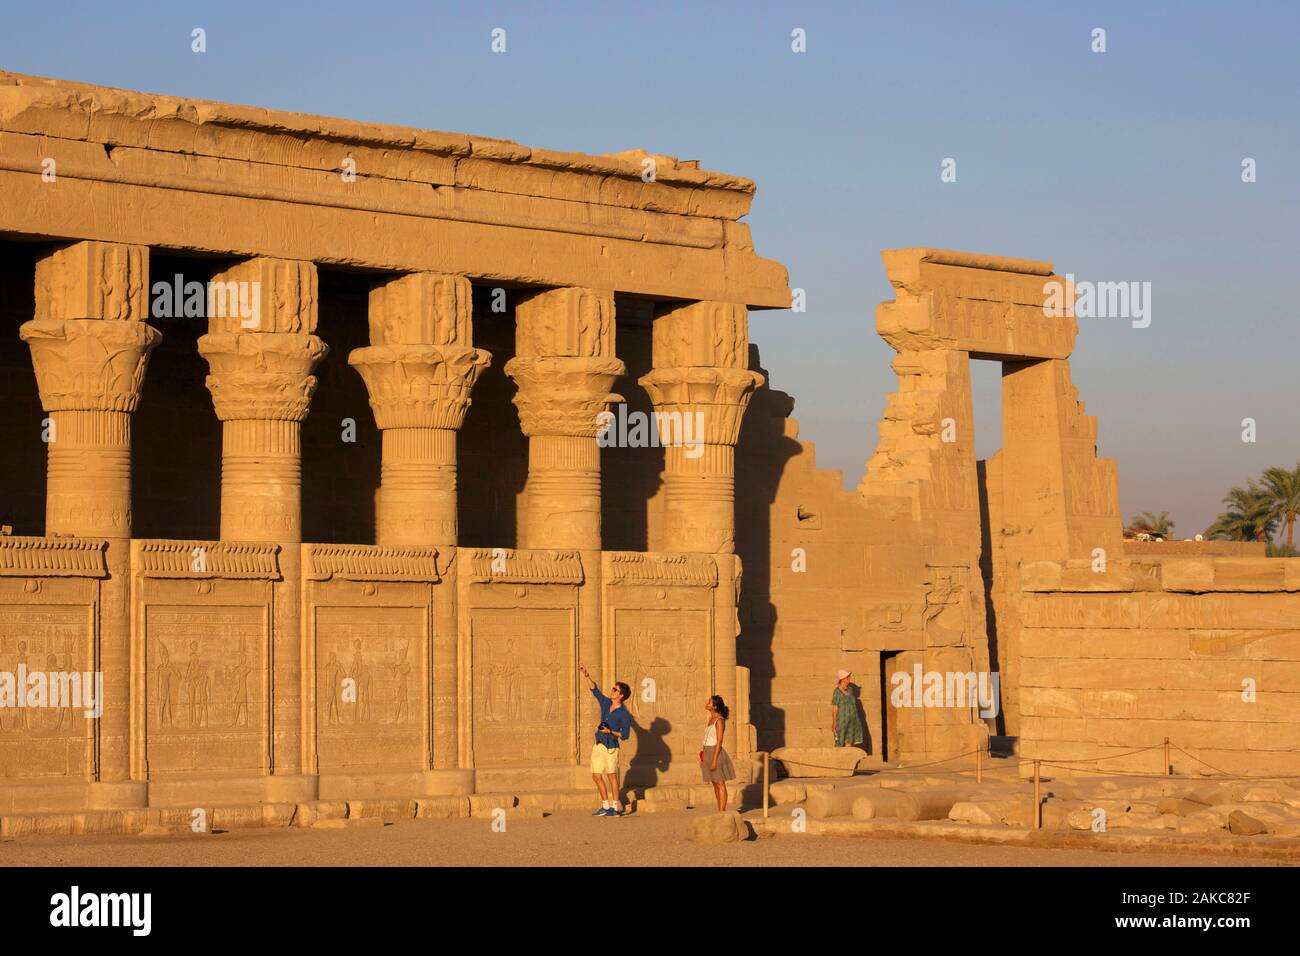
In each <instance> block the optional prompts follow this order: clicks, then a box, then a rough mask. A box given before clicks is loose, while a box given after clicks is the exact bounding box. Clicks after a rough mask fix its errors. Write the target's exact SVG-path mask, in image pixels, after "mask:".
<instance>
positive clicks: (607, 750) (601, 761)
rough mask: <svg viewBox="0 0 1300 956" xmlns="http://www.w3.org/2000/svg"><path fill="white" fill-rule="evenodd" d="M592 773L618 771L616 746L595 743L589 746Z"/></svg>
mask: <svg viewBox="0 0 1300 956" xmlns="http://www.w3.org/2000/svg"><path fill="white" fill-rule="evenodd" d="M591 772H592V773H618V748H617V747H606V746H605V745H604V744H596V746H594V747H592V748H591Z"/></svg>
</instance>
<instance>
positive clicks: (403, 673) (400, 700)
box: [393, 641, 411, 724]
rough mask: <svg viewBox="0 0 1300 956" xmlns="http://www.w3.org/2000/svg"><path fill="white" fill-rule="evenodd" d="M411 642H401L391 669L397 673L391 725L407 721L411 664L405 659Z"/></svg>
mask: <svg viewBox="0 0 1300 956" xmlns="http://www.w3.org/2000/svg"><path fill="white" fill-rule="evenodd" d="M410 647H411V642H410V641H403V642H402V649H401V650H400V651H398V652H397V660H396V662H394V664H393V668H394V669H395V670H396V671H397V708H396V710H395V715H396V716H394V717H393V723H395V724H404V723H406V721H407V717H408V713H407V694H408V691H409V689H410V684H411V662H410V661H408V660H407V659H406V654H407V651H408V650H410Z"/></svg>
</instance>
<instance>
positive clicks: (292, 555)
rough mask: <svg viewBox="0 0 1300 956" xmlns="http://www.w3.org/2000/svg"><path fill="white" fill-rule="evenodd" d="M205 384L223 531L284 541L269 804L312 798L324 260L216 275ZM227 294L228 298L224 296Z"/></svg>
mask: <svg viewBox="0 0 1300 956" xmlns="http://www.w3.org/2000/svg"><path fill="white" fill-rule="evenodd" d="M210 288H211V290H212V291H211V292H210V293H209V296H208V299H209V315H208V334H207V335H205V336H203V337H202V338H200V339H199V354H200V355H202V356H203V357H204V358H205V359H207V360H208V366H209V368H210V370H211V374H209V375H208V380H207V384H208V391H210V392H211V393H212V405H213V407H214V408H215V409H216V413H217V418H219V419H220V420H221V423H222V435H221V538H222V540H223V541H273V542H275V543H277V544H279V545H280V546H281V547H280V551H279V554H278V556H277V560H278V563H279V570H280V574H279V580H277V581H276V582H275V584H274V599H275V616H274V630H273V634H272V643H271V674H270V686H271V687H273V688H274V700H273V703H272V715H271V739H270V741H269V748H270V749H269V763H270V766H271V772H272V774H273V777H272V779H271V781H270V782H269V784H268V787H269V789H268V790H267V793H268V799H272V798H275V799H290V798H292V799H305V798H309V797H310V795H311V794H312V790H311V788H312V787H314V782H313V781H311V780H307V779H306V778H302V777H300V776H298V775H299V774H301V771H302V768H303V767H304V766H310V765H311V764H310V762H309V757H310V755H308V754H305V753H304V752H303V747H304V738H303V733H302V721H303V715H302V710H301V707H302V703H301V702H302V684H303V680H304V679H305V678H306V679H309V678H310V674H307V675H305V674H304V670H303V652H302V634H301V623H302V622H301V616H302V607H301V600H302V595H301V571H302V555H301V548H300V547H299V545H300V544H301V542H302V446H301V431H302V421H303V419H304V418H306V417H307V411H308V408H309V406H310V404H311V397H312V394H313V393H314V392H315V390H316V378H315V376H313V375H312V374H311V373H312V370H313V369H314V368H315V367H316V363H317V362H319V361H320V360H321V359H322V358H324V357H325V355H326V354H327V352H328V351H329V349H328V347H327V346H326V345H325V343H324V342H322V341H321V340H320V339H319V338H317V337H316V336H315V335H313V334H312V332H314V331H315V329H316V316H317V305H318V297H317V290H316V266H315V264H313V263H311V262H299V261H294V260H284V259H267V258H257V259H248V260H245V261H243V262H241V263H239V264H238V265H235V266H232V267H231V268H230V269H227V270H225V271H224V272H222V273H219V274H218V275H215V276H213V277H212V284H211V287H210ZM223 300H224V301H223Z"/></svg>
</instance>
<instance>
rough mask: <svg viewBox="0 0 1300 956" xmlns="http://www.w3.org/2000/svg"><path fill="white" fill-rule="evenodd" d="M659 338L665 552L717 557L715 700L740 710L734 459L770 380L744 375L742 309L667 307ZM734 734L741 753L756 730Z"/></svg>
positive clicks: (655, 380)
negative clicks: (754, 402)
mask: <svg viewBox="0 0 1300 956" xmlns="http://www.w3.org/2000/svg"><path fill="white" fill-rule="evenodd" d="M653 336H654V339H653V349H654V369H653V370H651V372H650V373H649V374H648V375H645V376H642V378H641V380H640V381H641V385H642V386H643V387H644V388H645V390H646V391H647V392H648V393H649V394H650V400H651V401H652V402H653V403H654V407H655V415H656V418H657V420H658V424H659V435H660V442H661V443H662V444H664V445H665V448H664V499H665V501H664V504H665V508H666V511H667V515H666V516H665V534H664V545H663V547H664V549H665V550H667V551H688V552H704V553H708V554H712V555H714V560H715V561H716V562H717V564H718V587H717V589H716V590H715V591H714V592H713V594H714V598H713V602H714V603H713V618H714V646H713V660H714V666H715V671H714V675H713V683H714V688H715V690H714V693H717V694H721V695H722V697H723V698H724V699H725V700H726V701H727V703H728V704H729V705H732V706H737V711H738V713H740V712H741V711H742V708H740V707H739V706H738V704H739V701H737V700H736V689H737V686H738V673H737V670H736V638H737V636H738V634H739V633H740V622H739V619H738V617H737V614H736V606H737V601H738V598H739V595H738V586H739V581H740V559H739V558H737V557H736V555H735V549H736V488H735V474H736V456H735V455H736V442H737V441H738V440H739V438H740V420H741V417H742V416H743V415H744V413H745V408H746V407H747V406H748V405H749V399H750V396H751V395H753V394H754V390H755V389H757V388H758V387H759V386H760V385H762V384H763V376H762V375H760V374H759V373H758V372H753V371H750V370H749V369H748V368H747V365H748V364H749V323H748V315H747V313H746V310H745V307H744V306H743V305H732V304H730V303H726V302H692V303H687V304H684V305H676V304H664V305H661V306H660V307H659V308H658V309H656V310H655V320H654V330H653ZM746 709H747V708H746ZM735 731H736V736H735V738H733V740H732V741H731V746H732V747H733V748H734V751H733V752H735V753H737V754H742V755H743V754H745V753H746V752H747V751H748V750H749V742H750V741H752V740H753V736H754V735H753V731H752V729H751V728H750V727H748V726H737V727H736V728H735Z"/></svg>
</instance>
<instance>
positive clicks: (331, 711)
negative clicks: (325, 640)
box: [324, 651, 347, 726]
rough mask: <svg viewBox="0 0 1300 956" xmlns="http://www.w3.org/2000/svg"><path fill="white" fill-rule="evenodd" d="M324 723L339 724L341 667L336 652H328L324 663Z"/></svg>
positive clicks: (341, 690) (341, 684) (341, 686)
mask: <svg viewBox="0 0 1300 956" xmlns="http://www.w3.org/2000/svg"><path fill="white" fill-rule="evenodd" d="M324 671H325V673H324V677H325V700H326V701H327V703H326V705H325V723H326V724H327V725H329V726H337V725H338V723H339V696H340V695H341V694H342V692H343V679H344V678H345V677H347V675H346V674H344V673H343V665H342V664H341V663H339V655H338V652H337V651H330V656H329V660H327V661H326V662H325V668H324Z"/></svg>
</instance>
